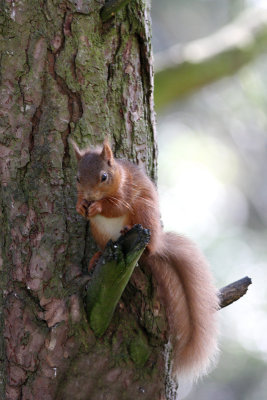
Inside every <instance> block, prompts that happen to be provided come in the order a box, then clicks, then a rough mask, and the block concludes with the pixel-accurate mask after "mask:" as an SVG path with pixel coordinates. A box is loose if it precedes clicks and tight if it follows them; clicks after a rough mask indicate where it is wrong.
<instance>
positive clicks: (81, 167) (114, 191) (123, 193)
mask: <svg viewBox="0 0 267 400" xmlns="http://www.w3.org/2000/svg"><path fill="white" fill-rule="evenodd" d="M74 150H75V154H76V157H77V159H78V161H79V164H78V176H79V179H80V183H78V184H77V188H78V200H77V206H76V209H77V211H78V212H79V213H80V214H82V215H83V216H85V217H86V218H88V219H89V220H90V221H91V229H92V234H93V236H94V238H95V240H96V242H97V243H98V245H99V247H100V248H101V249H103V248H104V247H105V245H106V243H107V241H108V240H109V239H110V234H111V233H112V234H113V233H114V232H115V233H116V234H117V233H118V236H119V231H118V227H119V226H120V224H122V223H123V224H124V225H127V226H132V225H134V224H141V225H142V226H143V227H145V228H148V229H150V232H151V240H150V243H149V244H148V246H147V251H146V252H145V254H144V255H143V257H142V261H143V262H144V263H146V264H148V265H149V266H150V267H151V270H152V273H153V274H154V276H155V278H156V280H157V283H158V286H159V292H160V295H161V298H162V301H163V302H164V305H165V308H166V313H167V318H168V322H169V326H170V337H171V342H172V346H173V374H174V375H177V376H178V377H179V378H180V377H181V376H183V375H184V376H187V377H191V378H193V379H194V378H197V377H198V376H200V375H202V374H203V373H205V372H206V371H207V369H208V367H209V365H210V362H211V361H212V359H213V358H214V355H215V353H216V349H217V318H216V310H217V309H218V307H219V306H218V297H217V294H216V288H215V287H214V285H213V282H212V277H211V275H210V272H209V269H208V267H207V262H206V260H205V259H204V257H203V256H202V254H201V253H200V251H199V250H198V249H197V248H196V247H195V245H194V244H193V243H192V242H191V241H190V240H189V239H186V238H184V237H182V236H179V235H177V234H173V233H164V232H163V230H162V227H161V223H160V213H159V205H158V196H157V192H156V189H155V186H154V184H153V183H152V182H151V181H150V179H149V178H148V177H147V176H146V175H145V174H144V172H142V171H141V170H140V169H139V168H138V167H137V166H135V165H134V164H132V163H130V162H128V161H124V160H116V159H114V157H113V153H112V151H111V149H110V147H109V145H108V143H107V142H106V141H105V142H104V145H103V149H102V151H101V150H98V151H95V150H89V149H88V150H86V151H83V152H81V151H80V150H79V148H78V146H77V145H76V144H74ZM103 171H105V172H107V173H108V174H110V175H109V177H108V180H107V182H101V176H102V175H101V174H102V172H103ZM96 216H97V217H96ZM103 217H106V218H103ZM114 218H116V219H114ZM109 222H110V224H114V229H113V228H111V233H110V232H107V231H108V230H109V229H108V227H109V225H107V224H109ZM117 225H118V226H117ZM116 230H117V231H118V232H117V231H116Z"/></svg>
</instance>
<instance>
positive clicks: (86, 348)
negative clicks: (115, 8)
mask: <svg viewBox="0 0 267 400" xmlns="http://www.w3.org/2000/svg"><path fill="white" fill-rule="evenodd" d="M103 4H104V0H98V1H97V0H92V1H85V0H81V1H80V0H79V1H71V0H70V1H69V2H68V1H57V0H47V1H44V2H39V1H34V0H25V1H23V2H17V1H13V0H12V1H10V0H6V1H3V2H2V14H1V19H0V29H1V36H0V41H1V44H0V46H1V47H0V49H1V58H0V62H1V93H0V102H1V125H0V171H1V208H0V218H1V227H2V229H1V237H0V241H1V253H0V272H1V280H0V285H1V289H2V297H1V307H2V313H1V330H2V332H3V333H4V334H3V335H2V334H1V336H0V351H1V378H2V379H1V381H0V385H1V386H0V398H1V399H8V400H16V399H22V400H50V399H64V400H68V399H71V400H75V399H80V400H82V399H90V400H100V399H106V400H113V399H114V400H118V399H119V398H120V399H129V400H133V399H139V398H140V399H147V400H151V399H153V400H157V399H165V390H164V380H165V360H164V357H163V349H164V343H165V331H166V329H165V328H166V326H165V319H164V315H163V311H162V309H161V308H160V306H159V305H158V304H159V303H158V301H157V296H156V293H155V290H154V289H153V285H152V280H151V276H150V274H149V272H148V271H144V270H142V269H141V268H138V267H137V268H136V270H135V272H134V274H133V276H132V278H131V281H130V284H129V285H128V286H127V288H126V291H125V292H124V294H123V297H122V299H121V301H120V303H119V306H118V307H117V309H116V311H115V314H114V316H113V318H112V322H111V324H110V326H109V328H108V330H107V332H106V334H105V335H104V336H103V337H102V338H101V339H97V338H96V337H95V336H94V334H93V332H92V331H91V329H90V326H89V324H88V322H87V319H86V316H85V311H84V305H83V295H84V293H83V285H82V283H83V278H84V276H85V275H84V273H85V270H86V267H87V264H88V261H89V257H90V254H92V252H93V249H94V245H93V244H92V240H91V239H90V236H89V229H88V223H86V221H85V220H83V218H82V217H80V216H79V215H77V213H76V211H75V200H76V189H75V173H76V162H75V157H74V156H73V153H72V150H70V146H69V138H70V137H72V138H74V139H75V140H76V141H77V143H79V145H80V146H81V147H82V146H83V145H84V146H86V145H88V144H97V143H100V142H102V140H103V138H104V137H105V135H106V134H110V135H111V138H112V143H113V145H114V146H113V147H114V149H115V154H116V156H117V157H127V158H128V159H131V160H133V161H135V162H136V163H139V164H145V165H146V168H147V171H148V172H149V173H150V175H151V176H152V178H155V175H156V147H155V142H154V140H155V137H154V135H155V131H154V120H153V100H152V91H153V90H152V89H153V86H152V66H151V47H150V25H149V14H148V9H147V5H146V4H145V2H143V1H142V0H137V1H135V2H130V3H129V5H128V6H126V7H124V8H122V9H121V10H120V11H119V12H118V13H117V14H116V16H115V17H114V18H112V19H109V20H108V21H106V22H105V23H103V22H102V21H101V17H100V11H101V8H102V7H103Z"/></svg>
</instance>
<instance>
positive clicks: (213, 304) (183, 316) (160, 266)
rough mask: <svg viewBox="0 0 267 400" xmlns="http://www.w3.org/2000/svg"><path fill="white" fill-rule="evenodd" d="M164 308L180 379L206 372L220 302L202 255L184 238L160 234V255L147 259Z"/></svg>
mask: <svg viewBox="0 0 267 400" xmlns="http://www.w3.org/2000/svg"><path fill="white" fill-rule="evenodd" d="M147 261H148V264H149V265H150V267H151V270H152V273H153V275H154V276H155V278H156V280H157V282H158V286H159V293H160V296H161V298H162V301H163V303H164V305H165V309H166V314H167V318H168V323H169V327H170V337H171V343H172V347H173V354H172V358H173V365H172V372H173V375H176V376H177V378H178V379H179V380H181V379H184V378H185V379H188V378H189V379H190V380H192V379H194V380H195V379H197V378H198V377H199V376H201V375H203V374H205V373H207V372H208V369H209V367H210V364H211V362H212V361H213V360H214V358H215V355H216V352H217V312H216V311H217V310H218V308H219V300H218V296H217V290H216V288H215V286H214V285H213V280H212V276H211V274H210V272H209V268H208V265H207V262H206V260H205V258H204V256H203V255H202V254H201V252H200V251H199V250H198V249H197V248H196V247H195V245H194V244H193V243H192V242H191V241H190V240H188V239H187V238H185V237H182V236H179V235H177V234H173V233H163V236H162V248H161V249H160V252H159V253H158V252H157V253H156V254H154V255H150V256H148V258H147Z"/></svg>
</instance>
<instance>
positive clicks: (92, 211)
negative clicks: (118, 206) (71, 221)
mask: <svg viewBox="0 0 267 400" xmlns="http://www.w3.org/2000/svg"><path fill="white" fill-rule="evenodd" d="M101 211H102V206H101V203H100V202H99V201H94V202H93V203H92V204H91V205H90V206H89V208H88V212H87V216H88V217H89V218H91V217H94V216H95V215H97V214H100V213H101Z"/></svg>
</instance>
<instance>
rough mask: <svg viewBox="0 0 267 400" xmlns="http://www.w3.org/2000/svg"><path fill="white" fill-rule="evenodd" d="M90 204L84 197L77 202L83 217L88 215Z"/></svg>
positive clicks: (77, 208) (77, 207) (78, 210)
mask: <svg viewBox="0 0 267 400" xmlns="http://www.w3.org/2000/svg"><path fill="white" fill-rule="evenodd" d="M89 206H90V202H89V201H87V200H85V199H83V200H82V201H79V202H78V203H77V204H76V211H77V213H79V214H81V215H82V216H83V217H85V218H86V217H87V212H88V207H89Z"/></svg>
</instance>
